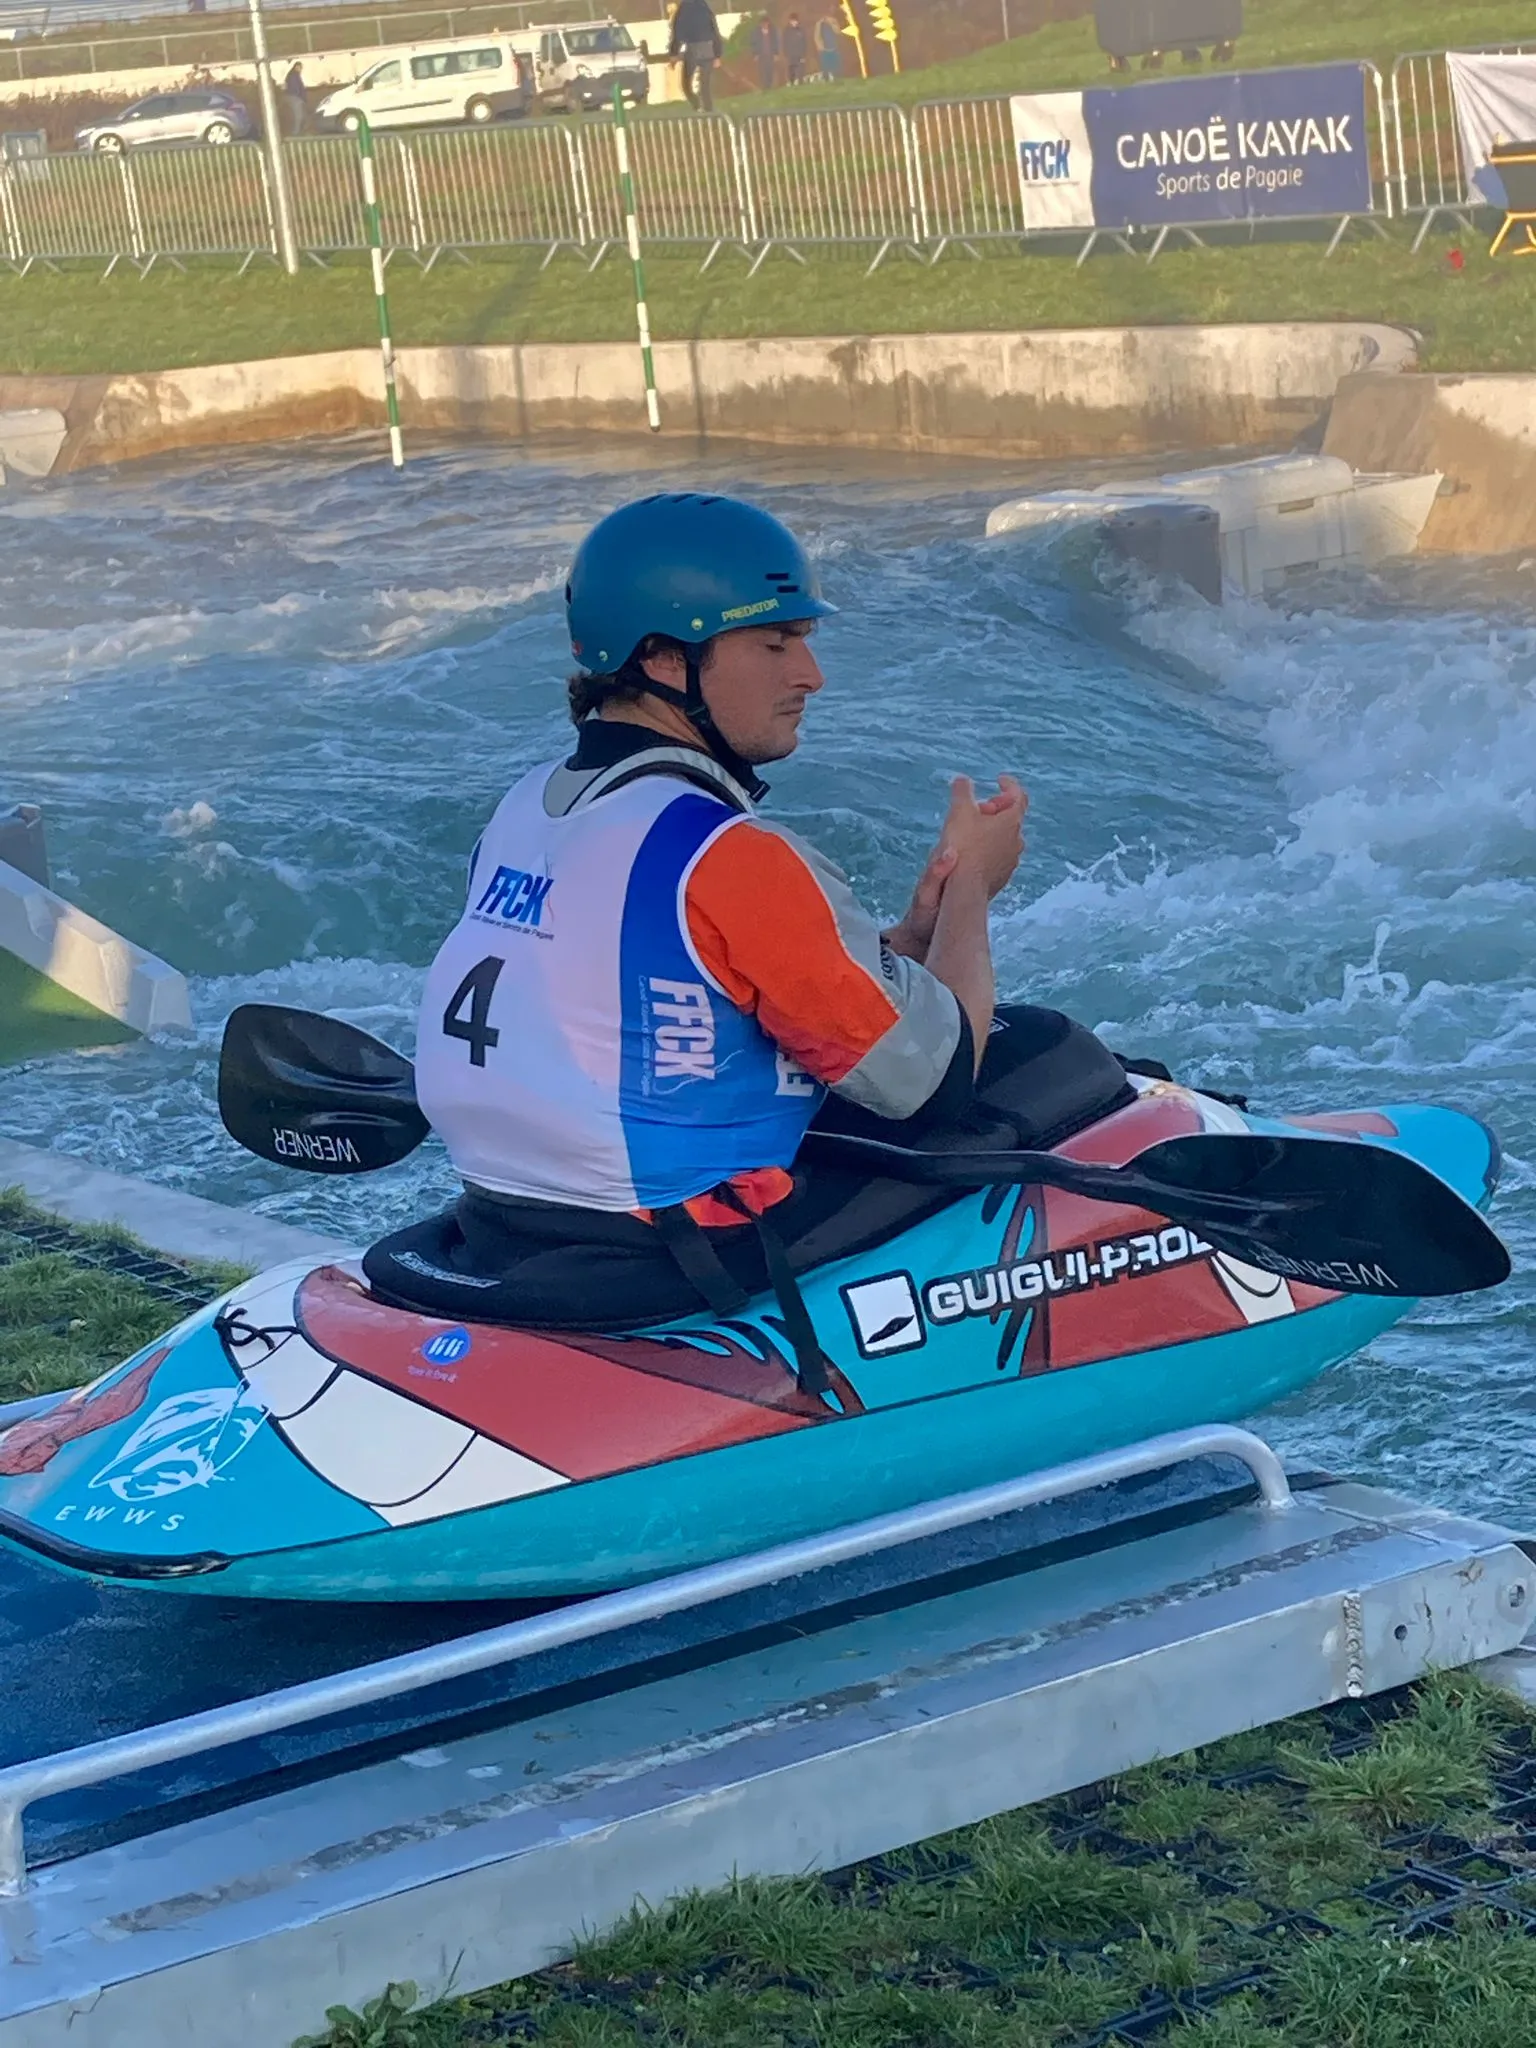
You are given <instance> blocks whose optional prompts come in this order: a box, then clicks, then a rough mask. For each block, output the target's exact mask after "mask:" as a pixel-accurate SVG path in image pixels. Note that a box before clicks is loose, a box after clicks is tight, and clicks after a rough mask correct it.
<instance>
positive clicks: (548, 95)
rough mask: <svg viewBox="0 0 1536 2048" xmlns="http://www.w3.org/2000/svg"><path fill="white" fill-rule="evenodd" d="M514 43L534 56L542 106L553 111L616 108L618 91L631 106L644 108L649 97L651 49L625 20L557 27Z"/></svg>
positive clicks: (532, 32)
mask: <svg viewBox="0 0 1536 2048" xmlns="http://www.w3.org/2000/svg"><path fill="white" fill-rule="evenodd" d="M513 40H514V41H515V42H516V44H517V46H518V48H519V49H521V50H526V51H528V52H529V54H530V55H531V56H532V58H533V63H534V82H535V86H536V89H537V92H538V96H539V101H540V104H541V105H543V106H545V107H548V108H549V109H551V111H553V112H556V113H566V114H588V113H592V112H594V111H601V109H603V108H604V107H611V106H612V105H613V89H614V87H615V86H617V87H618V88H619V91H620V92H621V93H622V94H623V96H624V98H625V99H626V100H628V101H629V103H630V105H631V106H637V107H639V106H644V104H645V102H646V99H647V98H648V97H649V94H650V90H651V79H650V73H649V71H648V70H647V69H646V51H645V47H644V45H643V44H639V43H637V42H636V41H635V39H634V37H633V36H632V35H631V34H630V32H629V30H628V29H627V28H626V27H625V26H624V24H623V22H622V21H566V22H559V23H552V24H550V25H549V26H548V27H542V28H541V27H533V28H528V29H524V30H522V31H521V32H520V33H519V34H518V35H517V36H515V37H514V38H513Z"/></svg>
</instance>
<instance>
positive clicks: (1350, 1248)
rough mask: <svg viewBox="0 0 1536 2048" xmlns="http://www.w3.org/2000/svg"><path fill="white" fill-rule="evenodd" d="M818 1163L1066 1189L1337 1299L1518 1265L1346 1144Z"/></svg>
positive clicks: (1449, 1283) (814, 1147) (1470, 1286)
mask: <svg viewBox="0 0 1536 2048" xmlns="http://www.w3.org/2000/svg"><path fill="white" fill-rule="evenodd" d="M805 1150H806V1152H807V1153H808V1154H809V1156H810V1157H812V1158H816V1157H825V1158H827V1159H829V1160H832V1161H833V1162H835V1163H839V1164H843V1165H847V1164H849V1163H852V1164H854V1165H863V1166H865V1167H866V1168H867V1169H868V1171H869V1172H870V1173H872V1174H876V1173H878V1174H886V1175H889V1176H890V1177H891V1178H892V1179H893V1180H909V1181H917V1182H918V1183H919V1184H921V1185H924V1186H928V1187H966V1188H979V1187H992V1186H998V1185H1002V1184H1004V1183H1012V1184H1014V1185H1016V1186H1028V1185H1030V1184H1031V1183H1034V1184H1036V1185H1038V1186H1040V1187H1048V1188H1061V1189H1062V1190H1064V1191H1065V1192H1066V1193H1067V1194H1073V1195H1083V1196H1085V1197H1086V1198H1087V1199H1088V1200H1089V1201H1091V1202H1108V1203H1112V1204H1116V1205H1118V1206H1120V1207H1126V1206H1129V1207H1132V1208H1138V1209H1147V1210H1150V1211H1151V1213H1152V1214H1153V1215H1154V1216H1166V1217H1167V1219H1168V1221H1169V1222H1170V1223H1182V1224H1183V1225H1184V1226H1185V1228H1186V1229H1189V1230H1192V1231H1194V1232H1196V1233H1197V1235H1199V1236H1200V1237H1203V1238H1204V1239H1205V1240H1206V1242H1207V1243H1208V1244H1210V1245H1211V1246H1212V1248H1213V1249H1214V1250H1216V1251H1220V1252H1228V1253H1230V1254H1231V1256H1232V1257H1233V1258H1237V1259H1242V1260H1243V1261H1244V1262H1245V1263H1246V1264H1247V1265H1250V1266H1258V1267H1260V1268H1261V1269H1262V1270H1263V1271H1264V1272H1266V1273H1278V1274H1280V1275H1282V1276H1283V1277H1284V1278H1285V1279H1288V1280H1306V1281H1310V1282H1311V1283H1312V1284H1313V1285H1314V1286H1318V1287H1326V1288H1329V1289H1330V1290H1332V1291H1334V1292H1336V1293H1339V1294H1380V1295H1402V1296H1409V1297H1411V1296H1415V1295H1431V1294H1471V1293H1473V1292H1475V1291H1476V1290H1477V1289H1478V1288H1481V1287H1497V1286H1498V1284H1499V1282H1500V1281H1501V1280H1507V1279H1508V1278H1509V1253H1508V1252H1507V1251H1505V1249H1504V1247H1503V1245H1502V1244H1501V1243H1500V1242H1499V1240H1498V1238H1497V1237H1495V1235H1494V1234H1493V1232H1492V1230H1490V1229H1489V1227H1488V1225H1487V1224H1486V1223H1485V1222H1484V1221H1483V1219H1482V1217H1481V1216H1480V1215H1479V1214H1478V1213H1477V1211H1476V1210H1475V1209H1474V1208H1473V1207H1472V1205H1471V1203H1470V1202H1464V1201H1463V1200H1462V1198H1461V1196H1460V1195H1458V1194H1457V1193H1456V1191H1455V1189H1454V1188H1451V1187H1447V1185H1446V1184H1445V1182H1444V1181H1443V1180H1441V1179H1440V1177H1439V1175H1438V1174H1434V1173H1431V1172H1430V1170H1429V1168H1428V1167H1427V1166H1421V1165H1420V1164H1419V1162H1418V1161H1417V1160H1416V1159H1409V1158H1407V1157H1406V1156H1405V1155H1404V1154H1403V1153H1401V1152H1388V1151H1386V1150H1385V1149H1384V1148H1383V1147H1381V1146H1379V1145H1367V1144H1364V1143H1361V1142H1359V1141H1356V1140H1354V1139H1349V1138H1321V1137H1318V1138H1310V1137H1308V1138H1303V1137H1300V1136H1297V1137H1294V1138H1291V1137H1265V1136H1262V1135H1260V1134H1259V1133H1258V1132H1249V1133H1238V1134H1235V1135H1232V1136H1228V1135H1226V1134H1225V1133H1220V1134H1218V1133H1214V1132H1213V1133H1211V1134H1210V1135H1208V1136H1206V1135H1202V1136H1197V1137H1189V1138H1168V1139H1166V1140H1165V1141H1164V1142H1163V1143H1162V1144H1160V1145H1153V1146H1151V1147H1150V1148H1149V1149H1148V1150H1147V1151H1145V1152H1142V1153H1139V1154H1138V1155H1137V1157H1136V1158H1135V1159H1133V1160H1132V1161H1131V1163H1130V1165H1129V1166H1095V1165H1091V1164H1090V1163H1089V1162H1087V1161H1086V1160H1081V1159H1068V1158H1066V1157H1064V1156H1063V1155H1062V1154H1061V1153H1059V1152H910V1151H907V1150H906V1149H905V1148H904V1147H902V1146H900V1145H887V1144H884V1143H882V1142H881V1141H880V1140H879V1139H876V1138H855V1137H845V1136H844V1135H843V1134H842V1133H841V1132H834V1131H820V1132H818V1131H812V1132H810V1133H809V1134H808V1136H807V1139H806V1145H805Z"/></svg>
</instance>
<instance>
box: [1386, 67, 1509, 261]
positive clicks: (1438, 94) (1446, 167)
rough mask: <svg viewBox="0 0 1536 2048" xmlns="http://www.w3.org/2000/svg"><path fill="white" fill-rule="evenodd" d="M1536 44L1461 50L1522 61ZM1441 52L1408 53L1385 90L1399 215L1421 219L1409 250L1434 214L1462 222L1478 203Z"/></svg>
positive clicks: (1417, 244) (1429, 225)
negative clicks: (1464, 156)
mask: <svg viewBox="0 0 1536 2048" xmlns="http://www.w3.org/2000/svg"><path fill="white" fill-rule="evenodd" d="M1533 53H1536V42H1528V43H1496V44H1490V45H1484V46H1481V47H1479V48H1477V49H1474V50H1469V51H1466V52H1465V53H1464V54H1465V55H1467V56H1479V57H1525V56H1530V55H1532V54H1533ZM1445 58H1446V53H1445V51H1444V50H1413V51H1410V52H1409V53H1408V54H1407V55H1405V56H1402V57H1399V58H1398V60H1397V62H1396V63H1395V64H1394V65H1393V66H1392V75H1391V84H1390V86H1389V88H1388V90H1389V93H1390V96H1391V102H1392V117H1391V118H1392V133H1393V137H1394V140H1395V142H1396V145H1397V150H1396V159H1397V160H1396V165H1395V170H1394V177H1395V182H1396V185H1397V198H1398V211H1399V212H1400V213H1405V214H1407V213H1419V214H1422V215H1423V216H1424V218H1423V221H1422V222H1421V224H1420V227H1419V232H1418V234H1417V235H1416V236H1415V237H1414V243H1413V246H1414V248H1415V249H1417V248H1419V247H1420V245H1421V244H1422V243H1423V240H1424V237H1425V236H1426V235H1427V234H1428V233H1429V231H1430V229H1431V228H1432V227H1433V226H1434V223H1435V217H1436V215H1438V214H1442V213H1448V214H1450V215H1452V216H1453V217H1454V218H1457V219H1460V220H1462V221H1465V220H1466V218H1467V216H1468V214H1469V212H1470V211H1471V209H1472V208H1473V207H1475V206H1479V205H1481V204H1482V201H1481V199H1480V198H1479V196H1478V194H1477V193H1476V192H1474V191H1473V189H1472V183H1471V180H1470V179H1469V177H1468V176H1467V167H1466V164H1465V162H1464V161H1463V159H1462V150H1461V131H1460V130H1459V128H1458V127H1457V125H1456V109H1455V106H1454V103H1453V101H1452V98H1451V81H1450V76H1449V72H1448V67H1447V65H1446V61H1445Z"/></svg>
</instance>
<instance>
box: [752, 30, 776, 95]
mask: <svg viewBox="0 0 1536 2048" xmlns="http://www.w3.org/2000/svg"><path fill="white" fill-rule="evenodd" d="M752 56H753V59H754V61H755V62H756V64H757V86H758V91H759V92H772V91H773V80H774V70H775V67H776V66H777V63H778V57H779V32H778V29H777V28H776V27H775V26H774V21H773V16H772V15H771V14H760V15H759V16H758V17H757V20H756V21H754V22H753V24H752Z"/></svg>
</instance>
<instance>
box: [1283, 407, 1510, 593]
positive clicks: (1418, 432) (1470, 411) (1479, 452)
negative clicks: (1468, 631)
mask: <svg viewBox="0 0 1536 2048" xmlns="http://www.w3.org/2000/svg"><path fill="white" fill-rule="evenodd" d="M1323 446H1324V450H1325V452H1326V453H1328V454H1329V455H1341V456H1342V457H1343V458H1344V460H1345V461H1346V462H1348V463H1351V464H1352V465H1353V466H1354V467H1355V468H1356V469H1376V470H1380V469H1408V470H1430V469H1438V470H1442V471H1444V473H1445V483H1444V484H1443V485H1442V486H1441V490H1442V496H1440V497H1439V498H1437V499H1436V501H1435V506H1434V509H1433V511H1432V512H1431V513H1430V515H1429V522H1428V524H1427V525H1426V526H1425V528H1424V533H1423V537H1422V539H1421V540H1420V542H1419V548H1420V551H1421V552H1428V553H1439V554H1482V555H1496V554H1504V553H1507V552H1510V551H1511V550H1514V549H1517V548H1533V547H1536V376H1518V375H1494V374H1488V375H1481V376H1451V375H1445V374H1440V375H1434V376H1417V377H1346V378H1345V379H1344V381H1343V383H1342V384H1341V385H1340V387H1339V394H1338V397H1337V398H1336V399H1335V400H1334V404H1333V410H1332V412H1331V413H1330V415H1329V419H1328V432H1327V436H1326V438H1325V440H1324V443H1323Z"/></svg>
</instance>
